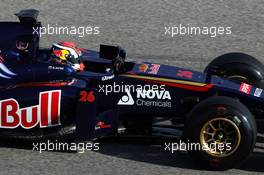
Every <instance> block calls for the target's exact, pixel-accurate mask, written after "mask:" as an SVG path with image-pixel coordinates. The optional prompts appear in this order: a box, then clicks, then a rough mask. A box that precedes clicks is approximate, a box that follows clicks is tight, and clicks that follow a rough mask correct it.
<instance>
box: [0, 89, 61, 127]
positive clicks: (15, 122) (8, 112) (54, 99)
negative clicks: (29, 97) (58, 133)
mask: <svg viewBox="0 0 264 175" xmlns="http://www.w3.org/2000/svg"><path fill="white" fill-rule="evenodd" d="M60 106H61V90H53V91H45V92H41V93H40V94H39V104H38V105H35V106H29V107H25V108H20V106H19V103H18V102H17V101H16V100H15V99H13V98H10V99H6V100H1V101H0V114H1V116H0V128H9V129H14V128H17V127H19V126H21V127H22V128H24V129H31V128H34V127H36V126H37V125H39V127H40V128H45V127H51V126H57V125H60Z"/></svg>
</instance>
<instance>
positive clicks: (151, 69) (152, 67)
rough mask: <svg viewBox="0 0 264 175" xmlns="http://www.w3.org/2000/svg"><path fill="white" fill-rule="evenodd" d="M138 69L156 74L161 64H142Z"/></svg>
mask: <svg viewBox="0 0 264 175" xmlns="http://www.w3.org/2000/svg"><path fill="white" fill-rule="evenodd" d="M138 69H139V71H140V72H144V73H148V74H154V75H156V74H158V72H159V69H160V64H141V65H140V66H139V67H138Z"/></svg>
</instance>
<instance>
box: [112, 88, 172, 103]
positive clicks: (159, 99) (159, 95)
mask: <svg viewBox="0 0 264 175" xmlns="http://www.w3.org/2000/svg"><path fill="white" fill-rule="evenodd" d="M134 99H136V101H134ZM117 104H118V105H134V104H135V105H137V106H146V107H171V95H170V92H169V91H167V90H163V91H159V90H137V91H136V96H135V97H134V98H133V97H132V95H131V93H130V92H129V90H127V91H126V94H125V95H123V96H122V98H121V99H120V100H119V101H118V103H117Z"/></svg>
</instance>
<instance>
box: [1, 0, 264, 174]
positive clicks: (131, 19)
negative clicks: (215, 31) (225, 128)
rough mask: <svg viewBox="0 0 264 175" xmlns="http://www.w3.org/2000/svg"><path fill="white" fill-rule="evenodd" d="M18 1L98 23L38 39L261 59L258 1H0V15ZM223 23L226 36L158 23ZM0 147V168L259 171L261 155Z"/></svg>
mask: <svg viewBox="0 0 264 175" xmlns="http://www.w3.org/2000/svg"><path fill="white" fill-rule="evenodd" d="M25 8H36V9H38V10H40V17H39V19H40V20H41V21H42V22H43V25H44V26H47V25H48V24H49V25H53V26H56V25H57V26H99V27H100V34H99V35H87V36H85V37H83V38H81V37H78V36H72V35H70V36H69V35H45V36H43V37H42V38H41V39H42V40H41V46H43V47H49V46H50V45H51V43H53V42H57V41H60V40H70V41H75V42H76V43H78V45H79V46H82V47H87V48H92V49H98V46H99V44H100V43H104V44H114V45H116V44H118V45H121V46H123V47H124V48H126V50H127V53H128V57H129V59H131V60H148V61H154V62H157V63H165V64H171V65H177V66H182V67H185V68H192V69H195V70H203V68H204V67H205V66H206V64H207V63H208V62H209V61H210V60H212V59H213V58H215V57H216V56H218V55H221V54H224V53H226V52H245V53H248V54H251V55H252V56H254V57H256V58H258V59H259V60H261V61H262V62H264V49H263V48H264V1H262V0H195V1H194V0H174V1H173V0H145V1H140V0H89V1H85V0H71V1H66V0H65V1H62V0H52V1H47V0H41V1H40V0H39V1H37V0H31V1H27V0H15V1H13V0H1V1H0V20H16V17H15V16H13V15H12V14H13V13H15V12H17V11H19V10H21V9H25ZM179 24H182V25H192V26H201V27H202V26H205V27H206V26H230V27H231V30H232V34H231V35H220V36H217V37H214V38H212V37H210V36H208V35H197V36H193V35H184V36H180V35H178V36H174V37H173V38H171V37H169V36H168V35H165V29H164V27H165V26H178V25H179ZM16 144H17V145H19V144H20V143H16V142H15V143H11V144H4V145H3V146H2V147H0V174H122V175H123V174H151V175H154V174H167V175H169V174H208V175H209V174H241V175H242V174H263V172H264V167H263V160H264V155H263V153H262V152H261V151H259V150H256V151H255V153H254V154H253V155H252V156H251V157H250V158H249V159H248V160H247V161H246V162H245V163H244V164H243V166H241V167H240V168H238V169H232V170H229V171H226V172H210V171H203V170H198V169H197V168H196V167H195V165H194V164H193V162H192V161H191V159H190V158H189V157H188V156H187V155H186V154H185V153H182V152H179V153H176V154H170V153H168V152H165V151H164V150H163V149H162V148H160V147H157V146H155V145H150V146H149V145H147V144H144V143H135V144H134V143H119V142H106V143H103V144H102V145H101V150H100V151H99V152H88V153H85V154H74V153H61V152H44V153H42V154H40V153H38V152H37V151H32V150H31V149H30V148H28V149H27V148H22V149H20V148H19V146H14V145H16Z"/></svg>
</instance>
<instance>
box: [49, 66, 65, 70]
mask: <svg viewBox="0 0 264 175" xmlns="http://www.w3.org/2000/svg"><path fill="white" fill-rule="evenodd" d="M48 69H49V70H64V67H59V66H48Z"/></svg>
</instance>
